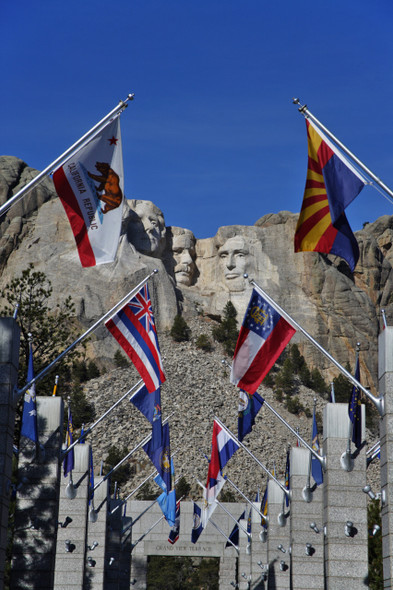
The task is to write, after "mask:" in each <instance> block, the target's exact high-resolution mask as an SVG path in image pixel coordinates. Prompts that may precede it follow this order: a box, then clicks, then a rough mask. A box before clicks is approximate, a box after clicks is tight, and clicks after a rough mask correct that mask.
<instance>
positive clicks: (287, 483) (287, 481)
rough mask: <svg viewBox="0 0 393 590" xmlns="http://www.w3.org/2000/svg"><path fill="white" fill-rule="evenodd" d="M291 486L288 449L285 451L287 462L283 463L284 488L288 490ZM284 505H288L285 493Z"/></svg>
mask: <svg viewBox="0 0 393 590" xmlns="http://www.w3.org/2000/svg"><path fill="white" fill-rule="evenodd" d="M290 487H291V463H290V458H289V450H288V451H287V462H286V464H285V489H287V490H289V489H290ZM285 505H286V507H287V508H288V506H289V497H288V495H287V494H285Z"/></svg>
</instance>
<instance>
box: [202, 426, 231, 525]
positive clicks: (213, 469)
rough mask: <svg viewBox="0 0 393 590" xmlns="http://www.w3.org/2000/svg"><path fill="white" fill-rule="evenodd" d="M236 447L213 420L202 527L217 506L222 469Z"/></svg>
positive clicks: (222, 477)
mask: <svg viewBox="0 0 393 590" xmlns="http://www.w3.org/2000/svg"><path fill="white" fill-rule="evenodd" d="M238 448H239V445H238V444H237V443H236V442H235V441H234V440H233V438H232V437H231V436H230V435H229V434H228V433H227V431H226V430H224V429H223V428H222V427H221V426H220V425H219V424H218V422H217V421H216V420H214V423H213V436H212V450H211V457H210V461H209V470H208V473H207V482H206V487H205V488H204V490H203V498H204V504H203V509H202V525H203V528H205V527H206V525H207V522H208V520H209V518H210V517H211V515H212V514H213V512H214V510H215V508H216V506H217V504H216V498H217V496H218V494H219V493H220V491H221V489H222V487H223V486H224V483H225V478H224V476H223V473H222V470H223V469H224V467H225V465H226V464H227V463H228V461H229V459H230V458H231V457H232V455H233V454H234V453H235V452H236V451H237V449H238Z"/></svg>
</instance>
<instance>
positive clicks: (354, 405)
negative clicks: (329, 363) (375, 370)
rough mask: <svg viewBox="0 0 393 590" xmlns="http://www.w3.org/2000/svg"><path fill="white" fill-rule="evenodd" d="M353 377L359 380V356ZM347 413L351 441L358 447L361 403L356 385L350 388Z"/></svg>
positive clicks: (360, 442)
mask: <svg viewBox="0 0 393 590" xmlns="http://www.w3.org/2000/svg"><path fill="white" fill-rule="evenodd" d="M355 379H357V381H359V382H360V367H359V357H358V358H357V359H356V369H355ZM348 415H349V419H350V421H351V422H352V425H353V426H352V442H353V443H354V444H355V447H356V448H357V449H358V448H359V447H360V446H361V444H362V404H361V401H360V389H359V388H358V387H356V385H354V386H353V388H352V393H351V398H350V400H349V404H348Z"/></svg>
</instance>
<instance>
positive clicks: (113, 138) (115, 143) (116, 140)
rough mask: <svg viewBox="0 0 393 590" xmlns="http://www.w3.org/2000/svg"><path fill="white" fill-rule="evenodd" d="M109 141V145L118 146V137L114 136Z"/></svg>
mask: <svg viewBox="0 0 393 590" xmlns="http://www.w3.org/2000/svg"><path fill="white" fill-rule="evenodd" d="M108 141H109V145H117V142H118V141H119V140H118V139H116V137H115V136H114V135H112V137H111V138H110V139H108Z"/></svg>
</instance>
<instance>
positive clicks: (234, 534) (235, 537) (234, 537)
mask: <svg viewBox="0 0 393 590" xmlns="http://www.w3.org/2000/svg"><path fill="white" fill-rule="evenodd" d="M245 516H246V511H245V510H243V513H242V514H241V515H240V516H239V518H238V519H237V524H235V526H234V527H233V529H232V531H231V534H230V535H229V541H227V543H226V545H225V547H232V543H233V545H236V547H238V546H239V524H238V523H239V521H240V520H244V518H245ZM231 542H232V543H231Z"/></svg>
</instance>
